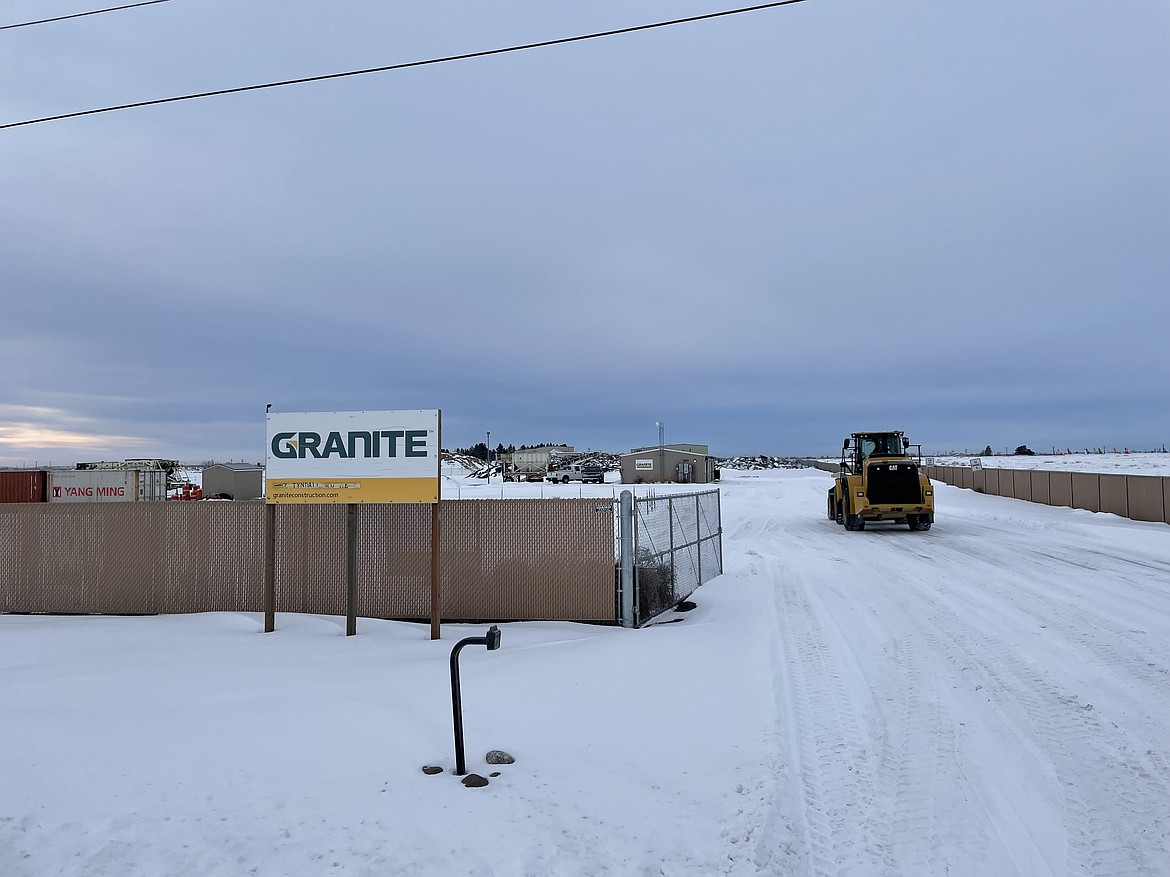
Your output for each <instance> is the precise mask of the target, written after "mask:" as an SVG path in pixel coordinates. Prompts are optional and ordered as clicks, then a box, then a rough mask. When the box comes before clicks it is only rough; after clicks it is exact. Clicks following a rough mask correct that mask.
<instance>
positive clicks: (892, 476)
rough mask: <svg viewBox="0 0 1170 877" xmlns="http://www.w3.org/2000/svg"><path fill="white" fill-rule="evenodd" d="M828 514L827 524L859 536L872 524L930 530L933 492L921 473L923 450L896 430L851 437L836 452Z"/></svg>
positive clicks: (932, 488)
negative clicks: (837, 466)
mask: <svg viewBox="0 0 1170 877" xmlns="http://www.w3.org/2000/svg"><path fill="white" fill-rule="evenodd" d="M915 449H917V450H915ZM828 511H829V520H830V521H836V522H837V523H838V524H844V525H845V529H846V530H864V529H865V525H866V523H868V522H871V521H891V522H893V523H896V524H909V525H910V529H911V530H929V529H930V525H931V524H933V523H934V486H933V485H932V484H931V483H930V479H929V478H927V477H926V475H925V473H923V471H922V447H921V446H920V445H911V444H910V442H909V440H908V439H907V438H906V437H905V436H904V435H903V434H902V432H901V431H899V430H895V431H893V432H855V433H853V435H851V436H850V437H849V438H847V439H845V444H844V445H843V446H842V447H841V469H840V471H839V472H838V473H837V477H836V478H835V480H834V481H833V486H832V487H831V488H830V489H829V505H828Z"/></svg>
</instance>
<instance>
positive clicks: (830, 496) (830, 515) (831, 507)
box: [829, 490, 837, 521]
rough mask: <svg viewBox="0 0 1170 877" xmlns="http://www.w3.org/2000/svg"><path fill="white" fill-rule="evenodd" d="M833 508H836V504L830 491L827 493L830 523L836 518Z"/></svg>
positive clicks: (835, 510)
mask: <svg viewBox="0 0 1170 877" xmlns="http://www.w3.org/2000/svg"><path fill="white" fill-rule="evenodd" d="M835 506H836V503H834V502H833V491H831V490H830V491H829V520H830V521H831V520H833V519H834V518H836V517H837V509H836V508H835Z"/></svg>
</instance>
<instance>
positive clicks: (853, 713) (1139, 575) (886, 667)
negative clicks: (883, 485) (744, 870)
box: [725, 472, 1170, 875]
mask: <svg viewBox="0 0 1170 877" xmlns="http://www.w3.org/2000/svg"><path fill="white" fill-rule="evenodd" d="M801 474H803V475H804V477H801ZM801 474H798V473H791V474H790V475H789V477H785V478H780V479H770V478H768V477H767V476H766V475H765V476H762V477H761V478H760V479H759V480H758V481H757V483H754V484H753V483H750V480H749V479H750V478H751V476H750V475H745V476H742V477H743V478H744V481H743V482H742V483H741V484H740V485H731V484H729V485H727V486H726V487H725V493H726V500H725V502H726V505H727V507H728V508H729V509H736V513H735V514H734V515H728V517H729V518H730V520H729V521H728V532H727V544H728V547H729V550H728V554H729V557H735V558H736V560H737V561H738V562H742V563H743V564H744V565H745V572H747V573H748V574H749V575H756V576H762V577H764V578H765V580H766V581H767V583H768V586H769V589H770V590H771V592H772V593H773V594H774V597H775V603H774V606H775V624H776V629H777V631H778V632H779V639H780V643H779V645H778V647H777V650H778V654H777V655H776V666H777V668H778V673H777V680H776V685H777V702H778V705H779V708H780V713H781V715H780V718H779V721H780V725H779V727H780V729H781V736H782V738H783V745H784V746H785V747H786V753H785V755H786V758H787V760H788V762H789V764H790V765H791V769H790V771H789V777H790V780H791V781H790V785H791V788H789V789H788V790H787V792H788V794H787V795H786V796H785V797H786V799H787V801H788V805H789V807H792V808H794V810H793V812H788V813H786V814H785V815H786V816H787V818H788V819H789V820H791V821H792V822H793V824H794V825H795V826H796V833H797V835H798V838H799V839H800V840H799V844H800V846H801V847H802V849H801V854H802V856H801V861H802V865H803V872H804V873H809V874H815V875H833V874H847V873H848V874H891V875H894V874H897V875H909V874H920V875H938V874H973V875H974V874H997V875H1006V874H1021V875H1048V874H1052V875H1065V874H1093V875H1138V874H1167V873H1170V849H1168V846H1170V844H1168V835H1167V832H1168V829H1170V741H1168V740H1167V735H1166V729H1167V726H1168V724H1170V652H1168V649H1167V644H1168V643H1170V528H1166V527H1164V526H1162V527H1161V529H1159V526H1160V525H1134V524H1132V523H1129V522H1124V521H1121V520H1119V519H1117V518H1112V517H1110V516H1102V515H1091V514H1088V513H1082V512H1072V511H1069V510H1053V509H1048V508H1046V507H1042V506H1035V505H1031V504H1025V503H1021V502H1018V501H1014V500H1004V499H1000V498H997V497H985V496H980V495H976V494H973V493H971V492H969V491H960V490H958V489H955V488H948V487H946V486H945V485H943V486H940V492H939V499H938V506H939V515H938V522H937V523H936V525H935V527H934V529H933V530H931V531H930V532H928V533H911V532H910V531H909V530H908V528H906V527H904V526H900V527H895V526H893V525H884V526H883V525H878V526H873V527H870V528H868V529H866V530H865V531H864V532H858V533H847V532H846V531H845V530H844V528H842V527H840V526H837V525H836V524H834V523H832V522H830V521H828V520H827V519H826V518H825V517H824V515H823V514H820V515H818V514H817V512H818V511H819V510H821V509H823V507H824V492H825V490H826V489H827V487H828V484H829V480H828V478H827V477H824V476H821V475H820V474H819V473H816V474H814V473H812V472H808V473H801ZM741 502H742V503H745V504H750V506H751V508H750V510H749V509H746V508H743V507H741V506H740V503H741ZM744 512H747V514H744ZM738 546H743V548H744V550H743V551H742V552H740V551H738V550H736V548H737V547H738ZM729 571H731V570H729Z"/></svg>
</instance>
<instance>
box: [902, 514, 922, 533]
mask: <svg viewBox="0 0 1170 877" xmlns="http://www.w3.org/2000/svg"><path fill="white" fill-rule="evenodd" d="M921 521H922V519H921V518H919V517H918V515H907V516H906V523H907V524H909V525H910V529H911V530H921V529H922V523H921Z"/></svg>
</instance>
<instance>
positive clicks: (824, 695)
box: [769, 562, 883, 877]
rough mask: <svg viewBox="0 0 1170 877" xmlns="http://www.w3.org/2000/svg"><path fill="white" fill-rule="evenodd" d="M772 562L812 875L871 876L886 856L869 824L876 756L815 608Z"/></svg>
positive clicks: (788, 575)
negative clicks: (792, 711)
mask: <svg viewBox="0 0 1170 877" xmlns="http://www.w3.org/2000/svg"><path fill="white" fill-rule="evenodd" d="M779 566H781V564H779V563H778V562H774V563H772V564H770V565H769V569H770V570H771V571H772V579H773V584H774V586H775V589H776V599H777V602H778V608H779V612H780V623H781V627H782V629H783V632H784V648H785V663H786V671H787V673H786V675H787V681H788V685H789V688H790V691H789V692H788V695H789V697H788V698H783V697H781V702H784V701H785V700H787V701H788V702H789V703H790V704H791V706H792V708H793V710H794V712H795V717H796V722H795V726H794V728H793V733H795V734H797V735H798V738H799V739H798V740H797V745H796V751H797V753H798V755H799V758H800V765H799V768H800V777H801V780H802V784H803V793H804V808H805V830H806V833H807V837H806V839H807V843H808V854H809V859H810V861H809V865H810V873H812V874H815V875H817V877H831V875H843V874H846V873H849V872H850V870H851V869H858V871H859V872H860V873H873V872H874V871H875V869H876V868H878V867H879V866H880V864H881V862H882V859H883V851H881V850H880V849H879V848H878V846H879V840H878V839H877V838H876V837H875V831H874V829H873V826H872V825H871V824H870V819H871V814H872V813H873V812H874V810H875V803H876V799H877V793H876V789H875V786H874V768H873V762H874V758H873V754H872V752H870V751H869V749H868V747H867V746H866V743H865V736H864V735H863V734H862V731H861V722H860V717H859V715H858V711H857V708H856V704H854V702H853V700H852V699H851V698H850V697H849V693H848V691H847V690H846V688H845V686H844V684H843V683H842V681H841V680H842V675H843V674H842V672H841V669H840V668H839V667H837V666H836V665H835V663H834V661H833V658H832V654H831V652H830V649H829V646H828V643H827V641H826V638H825V635H824V633H823V631H822V630H821V628H820V626H819V624H818V623H817V620H816V618H815V617H814V615H813V611H812V608H811V607H810V606H809V603H808V601H807V600H806V599H805V597H804V595H803V594H802V593H801V588H800V587H798V585H797V584H794V583H793V581H792V574H791V571H786V572H785V573H782V574H781V575H779V576H777V575H776V571H777V568H778V567H779Z"/></svg>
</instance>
